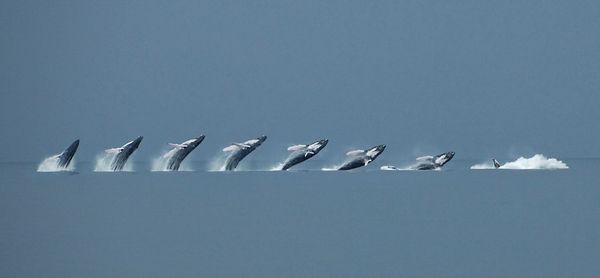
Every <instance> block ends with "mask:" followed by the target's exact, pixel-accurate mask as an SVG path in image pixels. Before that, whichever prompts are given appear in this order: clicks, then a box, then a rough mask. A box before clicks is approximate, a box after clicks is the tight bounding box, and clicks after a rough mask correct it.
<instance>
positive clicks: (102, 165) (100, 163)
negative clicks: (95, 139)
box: [94, 152, 133, 172]
mask: <svg viewBox="0 0 600 278" xmlns="http://www.w3.org/2000/svg"><path fill="white" fill-rule="evenodd" d="M115 157H117V154H115V153H106V152H104V153H101V154H99V155H98V156H97V157H96V166H94V172H114V170H113V169H112V163H113V161H114V160H115ZM121 171H122V172H133V163H131V162H130V161H128V162H127V163H125V166H123V169H122V170H121Z"/></svg>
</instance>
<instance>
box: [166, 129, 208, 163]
mask: <svg viewBox="0 0 600 278" xmlns="http://www.w3.org/2000/svg"><path fill="white" fill-rule="evenodd" d="M204 137H205V136H204V135H200V136H199V137H198V138H193V139H190V140H187V141H185V142H183V143H181V144H174V143H169V146H171V147H173V148H172V149H171V150H170V151H169V152H167V153H166V154H164V155H163V158H165V159H167V161H166V169H167V170H169V171H178V170H179V167H180V166H181V162H182V161H183V160H184V159H185V158H186V157H187V156H188V155H189V154H190V153H191V152H192V151H193V150H194V149H195V148H196V147H198V145H200V143H202V141H203V140H204Z"/></svg>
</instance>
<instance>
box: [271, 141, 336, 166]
mask: <svg viewBox="0 0 600 278" xmlns="http://www.w3.org/2000/svg"><path fill="white" fill-rule="evenodd" d="M328 142H329V140H327V139H323V140H318V141H316V142H314V143H312V144H310V145H293V146H290V147H289V148H288V151H291V152H292V153H291V154H290V156H289V157H288V158H287V159H286V161H285V162H284V163H283V166H282V167H281V170H282V171H286V170H288V169H290V168H291V167H292V166H294V165H297V164H300V163H302V162H304V161H306V160H308V159H310V158H311V157H313V156H315V155H317V154H318V153H319V152H320V151H321V150H322V149H323V148H325V146H327V143H328Z"/></svg>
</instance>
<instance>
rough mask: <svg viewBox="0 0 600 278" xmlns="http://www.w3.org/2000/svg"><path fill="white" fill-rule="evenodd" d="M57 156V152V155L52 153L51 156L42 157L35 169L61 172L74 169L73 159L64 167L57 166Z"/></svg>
mask: <svg viewBox="0 0 600 278" xmlns="http://www.w3.org/2000/svg"><path fill="white" fill-rule="evenodd" d="M58 158H59V155H58V154H57V155H53V156H51V157H48V158H46V159H44V160H43V161H42V162H40V164H39V165H38V168H37V171H38V172H62V171H71V172H72V171H75V161H71V163H69V166H67V167H66V168H64V167H60V166H58Z"/></svg>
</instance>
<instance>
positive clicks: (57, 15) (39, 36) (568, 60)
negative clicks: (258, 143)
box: [0, 0, 600, 161]
mask: <svg viewBox="0 0 600 278" xmlns="http://www.w3.org/2000/svg"><path fill="white" fill-rule="evenodd" d="M456 2H459V3H456ZM496 2H497V3H496ZM496 2H495V3H489V2H488V1H280V0H278V1H213V2H200V1H177V2H175V1H164V2H155V1H113V2H111V1H94V2H93V3H92V2H90V3H84V1H63V2H61V3H56V2H54V1H2V2H1V3H0V34H1V35H0V40H1V43H0V61H1V62H0V111H1V112H0V113H1V117H0V125H1V130H2V134H1V135H2V136H0V143H1V144H2V146H4V147H3V148H1V149H0V160H2V161H40V160H41V159H43V158H44V157H45V156H47V155H49V154H52V153H57V152H60V151H61V150H62V149H63V148H65V147H66V146H67V145H68V144H69V143H70V142H71V141H72V140H74V139H75V138H80V139H81V140H82V143H81V146H80V151H79V154H78V160H80V161H81V160H92V159H93V157H94V156H95V155H96V153H98V152H100V151H101V150H102V149H105V148H109V147H114V146H120V145H122V144H123V143H125V142H127V141H129V140H131V139H133V138H134V137H136V136H138V135H144V136H145V139H144V142H143V143H142V146H141V149H140V151H139V154H138V156H137V157H138V159H147V158H150V157H152V156H153V155H155V154H156V153H158V152H159V150H160V149H161V148H164V146H165V144H166V143H167V142H181V141H184V140H185V139H188V138H190V137H193V136H197V135H199V134H202V133H203V134H206V135H207V138H206V140H205V142H204V143H203V145H201V146H200V149H202V151H201V152H202V155H200V154H198V155H197V156H196V158H200V157H202V156H210V155H213V154H215V153H216V152H218V150H219V149H220V148H222V147H223V146H225V145H227V144H228V143H230V142H232V141H242V140H246V139H249V138H252V137H256V136H258V135H261V134H266V135H268V136H269V140H268V141H267V142H266V143H265V145H264V147H262V148H265V149H267V150H270V151H271V152H285V151H284V149H283V147H285V146H286V145H288V144H291V143H305V142H309V141H313V140H316V139H319V138H322V137H323V138H329V139H330V140H331V141H330V145H329V146H328V147H327V148H328V151H329V152H328V154H327V155H331V156H336V155H337V152H341V151H344V150H347V149H348V148H351V147H367V146H370V145H374V144H380V143H385V144H387V145H388V149H387V150H386V154H385V155H387V158H388V159H395V158H398V159H401V158H402V159H408V158H410V157H413V156H414V155H417V154H423V153H429V152H439V151H446V150H455V151H456V152H457V153H458V154H457V155H459V156H461V157H463V158H476V159H479V158H487V157H489V156H496V157H500V158H502V157H505V158H508V157H510V156H514V155H521V154H522V155H529V154H533V153H544V154H547V155H550V156H557V157H559V158H560V157H574V156H588V157H589V156H598V155H600V147H599V144H598V137H599V133H600V131H599V129H598V127H599V126H598V123H597V122H598V119H600V112H599V111H600V110H599V109H598V106H599V105H600V95H599V91H600V90H599V89H600V36H599V35H598V30H600V16H598V15H600V2H597V1H548V0H546V1H496ZM519 2H521V3H519Z"/></svg>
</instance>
